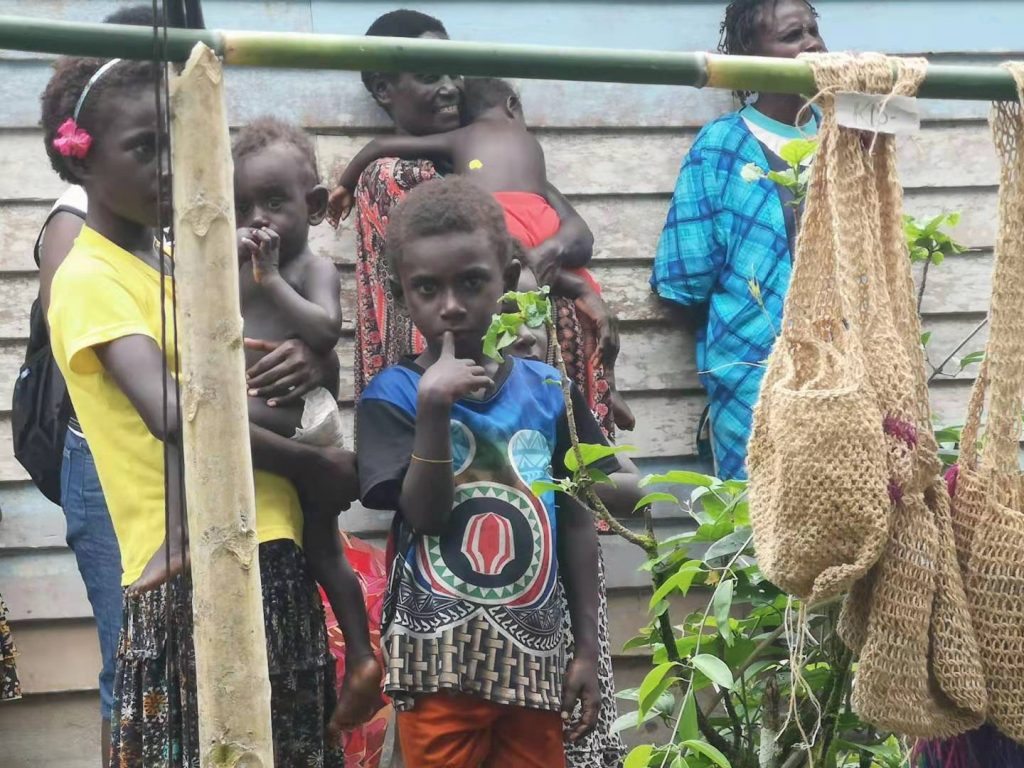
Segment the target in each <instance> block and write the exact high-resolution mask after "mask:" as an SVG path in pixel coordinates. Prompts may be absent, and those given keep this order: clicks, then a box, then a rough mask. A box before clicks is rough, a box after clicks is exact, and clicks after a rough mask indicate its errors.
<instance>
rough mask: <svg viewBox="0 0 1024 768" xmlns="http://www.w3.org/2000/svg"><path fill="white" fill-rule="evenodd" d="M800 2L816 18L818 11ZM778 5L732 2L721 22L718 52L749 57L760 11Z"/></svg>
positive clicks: (773, 0)
mask: <svg viewBox="0 0 1024 768" xmlns="http://www.w3.org/2000/svg"><path fill="white" fill-rule="evenodd" d="M802 2H803V4H804V5H806V6H807V7H808V8H809V9H810V11H811V13H812V14H814V18H818V10H817V9H816V8H815V7H814V6H813V5H811V3H810V2H808V0H802ZM778 3H779V0H732V2H731V3H729V5H728V6H727V7H726V9H725V18H724V19H723V20H722V26H721V29H720V33H721V36H720V38H719V40H718V52H719V53H726V54H729V55H732V56H746V55H749V54H750V52H751V51H752V50H753V48H754V40H755V38H756V37H757V24H758V21H759V20H760V18H761V11H763V10H764V9H765V8H771V9H773V10H774V9H775V6H776V5H778Z"/></svg>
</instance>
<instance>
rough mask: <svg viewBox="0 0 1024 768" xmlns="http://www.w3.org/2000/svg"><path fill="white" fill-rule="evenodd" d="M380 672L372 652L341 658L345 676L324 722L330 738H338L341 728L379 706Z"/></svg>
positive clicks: (366, 717) (353, 724)
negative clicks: (334, 702) (327, 724)
mask: <svg viewBox="0 0 1024 768" xmlns="http://www.w3.org/2000/svg"><path fill="white" fill-rule="evenodd" d="M382 676H383V670H382V669H381V667H380V664H378V663H377V658H376V657H375V656H373V655H370V656H363V657H361V658H359V659H351V660H350V659H345V679H344V680H343V681H342V683H341V693H340V694H338V705H337V706H336V707H335V708H334V714H333V715H331V723H330V725H329V726H328V732H329V733H330V735H331V736H332V737H333V738H334V739H337V738H339V737H340V736H341V732H342V731H349V730H352V729H353V728H355V727H356V726H357V725H361V724H362V723H365V722H366V721H367V720H369V719H370V718H371V717H373V714H374V713H375V712H376V711H377V710H378V709H379V708H380V706H381V704H382V701H381V687H380V684H381V679H382Z"/></svg>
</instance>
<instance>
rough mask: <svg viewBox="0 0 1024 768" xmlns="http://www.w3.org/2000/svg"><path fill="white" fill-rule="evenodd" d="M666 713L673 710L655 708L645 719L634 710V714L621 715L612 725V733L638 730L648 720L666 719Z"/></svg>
mask: <svg viewBox="0 0 1024 768" xmlns="http://www.w3.org/2000/svg"><path fill="white" fill-rule="evenodd" d="M666 711H668V712H671V709H669V710H665V709H662V708H660V707H655V708H653V709H651V711H650V712H648V713H647V714H646V715H645V716H644V717H640V713H639V712H637V711H636V710H633V711H632V712H627V713H626V714H624V715H619V717H617V718H615V721H614V722H613V723H612V726H611V732H612V733H621V732H622V731H624V730H627V729H628V728H636V727H637V726H639V725H643V724H644V723H646V722H647V721H648V720H653V719H654V718H656V717H659V716H661V717H664V716H665V714H666Z"/></svg>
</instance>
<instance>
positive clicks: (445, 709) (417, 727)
mask: <svg viewBox="0 0 1024 768" xmlns="http://www.w3.org/2000/svg"><path fill="white" fill-rule="evenodd" d="M398 739H399V741H400V742H401V744H402V757H403V759H404V760H405V764H406V765H408V766H416V768H564V766H565V749H564V747H563V746H562V716H561V715H560V714H559V713H558V712H548V711H546V710H539V709H526V708H525V707H513V706H504V705H502V704H494V703H492V702H489V701H486V700H485V699H478V698H477V697H475V696H468V695H466V694H464V693H432V694H427V695H424V696H418V697H417V698H416V706H415V707H414V708H413V709H412V710H411V711H408V712H399V713H398Z"/></svg>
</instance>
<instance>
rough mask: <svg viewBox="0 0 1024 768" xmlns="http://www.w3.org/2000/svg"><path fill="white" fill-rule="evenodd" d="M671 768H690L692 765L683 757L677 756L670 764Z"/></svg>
mask: <svg viewBox="0 0 1024 768" xmlns="http://www.w3.org/2000/svg"><path fill="white" fill-rule="evenodd" d="M669 768H690V764H689V763H688V762H686V758H685V757H683V756H682V755H676V758H675V760H673V761H672V762H671V763H669Z"/></svg>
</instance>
